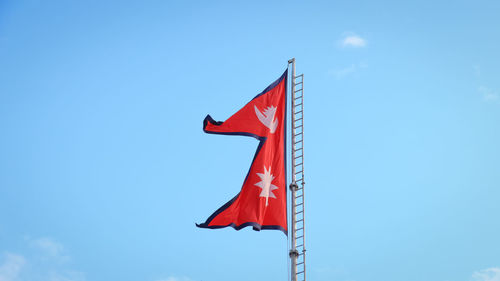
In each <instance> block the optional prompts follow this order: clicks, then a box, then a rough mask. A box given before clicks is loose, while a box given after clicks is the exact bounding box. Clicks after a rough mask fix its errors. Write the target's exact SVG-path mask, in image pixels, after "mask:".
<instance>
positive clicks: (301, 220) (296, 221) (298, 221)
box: [296, 219, 304, 222]
mask: <svg viewBox="0 0 500 281" xmlns="http://www.w3.org/2000/svg"><path fill="white" fill-rule="evenodd" d="M301 221H304V219H301V220H297V221H296V222H301Z"/></svg>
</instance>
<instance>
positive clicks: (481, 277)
mask: <svg viewBox="0 0 500 281" xmlns="http://www.w3.org/2000/svg"><path fill="white" fill-rule="evenodd" d="M472 280H474V281H500V267H492V268H488V269H483V270H480V271H476V272H474V274H472Z"/></svg>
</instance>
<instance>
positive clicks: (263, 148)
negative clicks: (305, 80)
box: [196, 71, 287, 234]
mask: <svg viewBox="0 0 500 281" xmlns="http://www.w3.org/2000/svg"><path fill="white" fill-rule="evenodd" d="M286 80H287V71H285V73H283V75H282V76H281V77H280V78H279V79H278V80H276V81H275V82H274V83H272V84H271V85H269V86H268V87H267V88H266V89H265V90H264V91H263V92H262V93H260V94H258V95H257V96H256V97H255V98H253V99H252V100H251V101H250V102H249V103H247V104H246V105H245V106H244V107H243V108H242V109H240V110H239V111H238V112H236V113H235V114H234V115H233V116H231V117H229V119H227V120H226V121H224V122H217V121H214V120H213V119H212V117H210V115H207V117H206V118H205V120H204V121H203V130H204V131H205V132H206V133H209V134H222V135H242V136H251V137H254V138H256V139H258V140H259V141H260V143H259V146H258V148H257V152H256V153H255V156H254V159H253V161H252V164H251V166H250V169H249V171H248V174H247V176H246V178H245V181H244V182H243V186H242V188H241V191H240V193H239V194H238V195H236V196H235V197H234V198H233V199H231V200H230V201H229V202H227V203H226V204H224V206H222V207H220V208H219V209H218V210H217V211H215V213H213V214H212V215H211V216H210V217H209V218H208V219H207V221H205V222H204V223H202V224H196V225H197V226H198V227H202V228H213V229H214V228H223V227H228V226H231V227H233V228H235V229H236V230H240V229H242V228H244V227H247V226H253V229H254V230H261V229H278V230H281V231H283V232H284V233H285V234H287V212H286V159H285V155H286Z"/></svg>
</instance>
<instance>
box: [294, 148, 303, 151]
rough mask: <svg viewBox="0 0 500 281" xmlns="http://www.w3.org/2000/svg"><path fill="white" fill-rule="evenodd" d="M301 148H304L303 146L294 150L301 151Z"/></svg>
mask: <svg viewBox="0 0 500 281" xmlns="http://www.w3.org/2000/svg"><path fill="white" fill-rule="evenodd" d="M299 150H302V148H297V149H295V150H294V151H299Z"/></svg>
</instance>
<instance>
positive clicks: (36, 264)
mask: <svg viewBox="0 0 500 281" xmlns="http://www.w3.org/2000/svg"><path fill="white" fill-rule="evenodd" d="M24 241H25V243H26V244H28V245H29V246H31V247H30V248H29V249H31V251H30V252H27V253H23V255H19V254H10V253H8V254H6V255H5V262H4V263H3V264H2V263H0V281H25V280H28V281H29V280H44V281H85V275H84V274H83V273H82V272H80V271H76V270H74V269H73V268H72V267H71V266H70V263H68V261H70V256H69V255H68V254H67V253H66V250H65V248H64V246H63V245H62V244H61V243H59V242H57V241H55V240H53V239H50V238H47V237H42V238H37V239H31V238H29V237H25V239H24ZM25 264H29V266H26V267H25V266H24V265H25ZM20 276H22V278H21V277H20Z"/></svg>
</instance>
